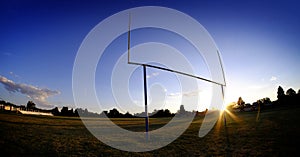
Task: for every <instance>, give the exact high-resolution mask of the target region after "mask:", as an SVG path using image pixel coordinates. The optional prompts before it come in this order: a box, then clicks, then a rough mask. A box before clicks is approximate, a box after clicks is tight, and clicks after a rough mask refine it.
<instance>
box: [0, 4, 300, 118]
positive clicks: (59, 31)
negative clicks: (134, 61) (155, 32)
mask: <svg viewBox="0 0 300 157" xmlns="http://www.w3.org/2000/svg"><path fill="white" fill-rule="evenodd" d="M145 5H156V6H164V7H169V8H173V9H176V10H179V11H181V12H184V13H186V14H188V15H190V16H191V17H193V18H195V19H196V20H197V21H198V22H199V23H201V24H202V25H203V26H204V27H205V28H206V29H207V30H208V32H209V33H210V35H211V36H212V37H213V39H214V40H215V42H216V44H217V46H218V48H219V50H220V52H221V55H222V60H223V64H224V67H225V74H226V79H227V85H228V86H227V89H226V102H232V101H237V98H238V97H239V96H242V97H243V99H244V100H245V101H246V102H250V103H252V102H253V101H255V100H257V99H259V98H263V97H270V98H271V99H272V100H275V99H276V90H277V87H278V85H281V86H282V87H283V88H284V89H285V90H287V89H288V88H290V87H292V88H294V89H295V90H298V89H299V88H300V81H299V80H300V74H299V70H298V69H299V67H300V62H299V60H300V52H299V50H300V43H299V41H300V30H299V28H300V11H299V9H298V8H299V6H300V4H298V2H297V1H243V2H240V1H227V2H224V1H199V2H192V1H182V2H177V1H176V2H175V1H159V2H151V1H142V2H140V1H89V2H85V1H79V0H75V1H64V0H62V1H47V0H46V1H34V0H25V1H21V0H20V1H18V0H15V1H6V0H4V1H1V2H0V19H1V25H0V34H1V35H0V63H1V65H0V67H1V68H0V76H1V82H2V85H0V98H2V99H4V100H7V101H10V102H13V103H16V104H25V103H26V102H27V101H28V100H29V99H33V100H35V101H36V102H37V104H38V106H39V107H42V108H51V107H53V106H58V107H61V106H70V107H71V106H74V100H73V96H72V70H73V64H74V60H75V57H76V53H77V51H78V48H79V47H80V45H81V42H82V41H83V39H84V38H85V36H86V35H87V34H88V33H89V32H90V30H91V29H92V28H93V27H95V26H96V25H97V24H98V23H99V22H101V21H102V20H103V19H105V18H107V17H109V16H111V15H112V14H114V13H117V12H119V11H122V10H125V9H129V8H132V7H137V6H145ZM145 31H147V30H145ZM125 39H126V38H124V39H123V40H125ZM161 40H163V39H161ZM120 41H122V37H120ZM133 42H134V41H133ZM125 48H126V47H125ZM125 50H126V49H125ZM121 53H123V52H119V53H116V54H108V55H107V57H106V58H105V59H104V60H103V61H100V63H99V65H100V66H98V68H97V74H96V77H97V78H99V80H98V81H96V84H97V88H96V90H97V92H99V93H101V92H100V91H101V90H105V89H106V88H108V89H109V87H108V86H106V85H107V83H109V81H110V80H109V79H108V78H107V79H105V77H103V78H102V77H101V74H102V73H101V66H109V64H110V63H112V62H113V60H114V59H116V58H117V57H118V55H121ZM114 55H115V56H114ZM114 57H115V58H114ZM100 73H101V74H100ZM140 73H141V69H137V70H136V72H135V73H134V75H133V76H132V77H133V78H132V79H133V82H134V81H135V80H138V79H141V78H140V77H139V74H140ZM155 73H157V74H159V75H161V78H160V79H157V80H155V81H156V82H163V83H165V82H168V81H164V78H165V79H166V78H172V77H173V76H171V74H167V73H163V72H160V71H155V70H152V71H151V70H150V72H149V77H150V74H154V75H157V74H155ZM153 78H154V77H152V80H153ZM150 79H151V78H149V80H150ZM7 82H10V83H7ZM153 82H154V81H153ZM174 82H175V83H174V84H176V80H175V81H174ZM149 83H150V84H151V80H150V82H149ZM174 84H173V85H166V86H167V87H173V88H172V89H170V90H168V92H169V93H168V94H169V95H172V94H174V93H176V92H177V90H176V89H177V86H176V85H174ZM139 90H141V86H140V85H136V86H134V85H130V91H131V94H132V95H133V97H134V98H135V99H136V100H137V101H140V100H142V99H139V98H138V97H139V95H141V93H140V92H139ZM134 93H135V94H134ZM100 96H101V94H99V97H100ZM102 97H103V102H105V104H106V106H105V108H107V109H111V108H112V107H113V106H114V101H113V100H112V96H111V95H110V94H104V95H103V96H102ZM88 106H89V102H87V108H88ZM165 107H167V106H165ZM124 110H129V111H131V112H138V111H136V110H133V109H130V108H125V109H124ZM171 110H172V111H176V108H173V109H171Z"/></svg>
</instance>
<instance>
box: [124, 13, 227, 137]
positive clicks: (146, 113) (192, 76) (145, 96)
mask: <svg viewBox="0 0 300 157" xmlns="http://www.w3.org/2000/svg"><path fill="white" fill-rule="evenodd" d="M130 27H131V15H130V14H129V23H128V36H127V38H128V40H127V54H128V60H127V62H128V64H132V65H138V66H142V67H143V88H144V104H145V133H146V139H147V140H148V139H149V135H148V132H149V115H148V100H147V96H148V92H147V67H149V68H154V69H160V70H163V71H168V72H172V73H176V74H180V75H185V76H188V77H191V78H195V79H197V80H202V81H206V82H209V83H213V84H216V85H219V86H220V87H221V92H222V99H224V87H226V81H225V74H224V69H223V65H222V62H221V57H220V54H219V51H217V56H218V61H219V64H220V66H221V67H220V68H221V70H222V75H223V79H224V83H219V82H217V81H213V80H210V79H207V78H204V77H200V76H196V75H192V74H189V73H186V72H183V71H178V70H175V69H169V68H165V67H161V66H156V65H151V64H147V63H138V62H132V61H131V60H130V37H131V28H130ZM223 116H224V125H225V126H226V117H225V112H224V115H223Z"/></svg>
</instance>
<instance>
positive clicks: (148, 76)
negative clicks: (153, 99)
mask: <svg viewBox="0 0 300 157" xmlns="http://www.w3.org/2000/svg"><path fill="white" fill-rule="evenodd" d="M158 75H159V73H158V72H154V73H151V74H150V75H147V76H146V78H151V77H156V76H158Z"/></svg>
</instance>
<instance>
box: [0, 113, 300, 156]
mask: <svg viewBox="0 0 300 157" xmlns="http://www.w3.org/2000/svg"><path fill="white" fill-rule="evenodd" d="M234 115H235V116H229V114H226V117H227V127H224V125H223V123H222V124H220V125H218V124H217V125H216V126H215V127H214V129H213V130H211V131H210V132H209V134H207V135H206V136H205V137H203V138H199V137H198V131H199V128H200V126H201V122H202V119H203V117H197V118H195V120H194V122H193V123H192V124H191V125H190V127H189V129H188V130H186V132H185V133H184V134H183V135H182V136H180V137H179V138H178V139H177V140H175V141H174V142H173V143H171V144H169V145H167V146H166V147H163V148H161V149H158V150H154V151H151V152H143V153H131V152H124V151H120V150H117V149H114V148H111V147H109V146H107V145H105V144H103V143H102V142H100V141H99V140H97V139H96V138H95V137H94V136H93V135H92V134H90V133H89V131H88V130H87V129H86V128H85V127H84V125H83V124H82V122H81V120H80V119H79V118H66V117H47V116H26V115H20V114H14V113H5V112H0V152H1V154H2V155H1V156H299V154H300V152H299V151H300V149H299V147H298V146H297V145H298V144H299V142H300V122H299V120H300V108H276V109H271V110H268V111H264V112H262V113H261V114H260V117H259V120H258V121H256V113H255V112H248V113H234ZM169 120H170V119H168V118H165V119H151V120H150V124H151V126H152V128H151V129H156V128H159V127H161V126H163V125H164V124H165V123H166V122H168V121H169ZM114 122H115V123H116V124H118V125H120V126H121V127H123V128H127V129H129V130H135V131H139V130H141V129H142V128H143V119H114Z"/></svg>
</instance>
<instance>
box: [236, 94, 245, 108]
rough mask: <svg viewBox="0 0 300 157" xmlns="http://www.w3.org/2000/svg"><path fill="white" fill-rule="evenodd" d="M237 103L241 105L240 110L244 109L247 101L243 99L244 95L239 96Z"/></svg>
mask: <svg viewBox="0 0 300 157" xmlns="http://www.w3.org/2000/svg"><path fill="white" fill-rule="evenodd" d="M236 104H237V105H238V106H239V108H240V110H241V111H243V110H244V107H245V101H244V100H243V99H242V97H239V99H238V101H237V102H236Z"/></svg>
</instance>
